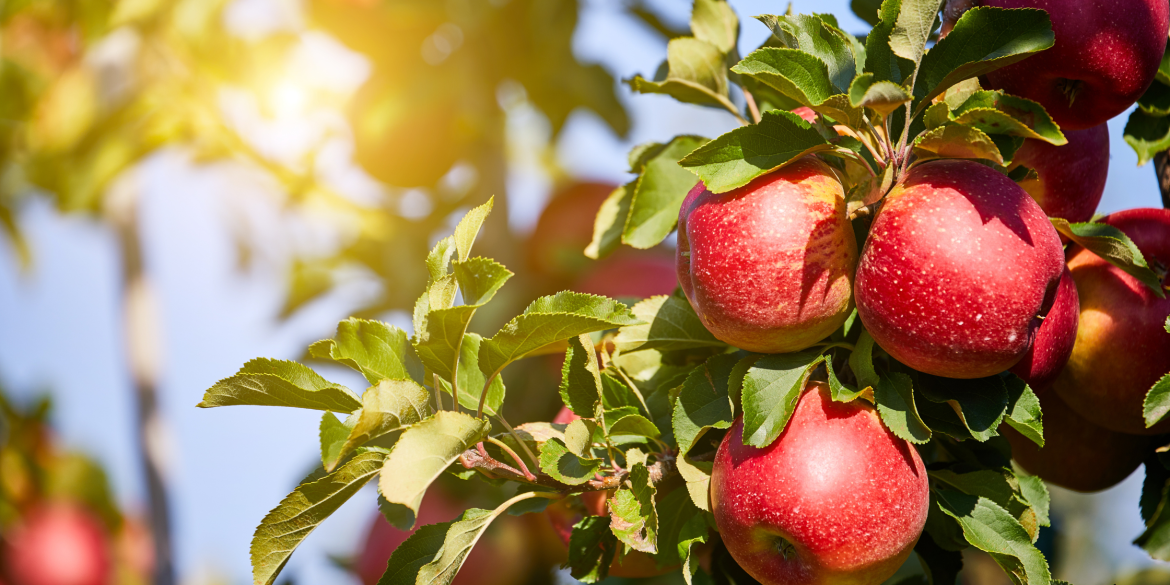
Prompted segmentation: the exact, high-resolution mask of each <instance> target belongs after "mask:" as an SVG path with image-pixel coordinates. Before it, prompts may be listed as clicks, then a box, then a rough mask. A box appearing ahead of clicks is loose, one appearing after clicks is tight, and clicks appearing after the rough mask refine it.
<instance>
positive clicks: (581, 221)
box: [525, 182, 617, 279]
mask: <svg viewBox="0 0 1170 585" xmlns="http://www.w3.org/2000/svg"><path fill="white" fill-rule="evenodd" d="M616 188H617V185H612V184H609V183H592V182H579V183H572V184H570V185H569V186H568V187H565V188H564V189H561V190H559V191H557V192H556V193H555V194H553V196H552V199H550V200H549V202H548V205H546V206H545V208H544V211H542V212H541V213H540V219H538V220H537V221H536V227H535V228H533V230H532V235H531V236H529V237H528V243H527V244H526V245H525V248H526V250H525V253H526V254H527V256H528V265H529V266H530V267H531V268H532V270H533V271H535V272H538V273H540V274H542V275H544V276H549V277H553V278H561V279H563V278H571V277H573V276H574V275H576V274H579V273H580V272H581V271H582V270H585V269H586V268H587V267H589V266H590V265H591V264H592V261H591V260H590V259H589V258H588V257H587V256H585V247H586V246H588V245H589V242H590V241H591V240H592V239H593V217H594V216H595V215H597V210H598V208H600V207H601V204H602V203H603V202H604V201H605V199H606V198H607V197H609V194H610V193H612V192H613V190H614V189H616Z"/></svg>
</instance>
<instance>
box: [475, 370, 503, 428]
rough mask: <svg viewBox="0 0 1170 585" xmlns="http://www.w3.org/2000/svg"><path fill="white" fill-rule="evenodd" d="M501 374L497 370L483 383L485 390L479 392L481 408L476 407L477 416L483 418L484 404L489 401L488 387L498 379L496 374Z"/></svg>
mask: <svg viewBox="0 0 1170 585" xmlns="http://www.w3.org/2000/svg"><path fill="white" fill-rule="evenodd" d="M498 375H500V372H499V370H496V372H495V373H493V374H492V375H491V376H489V377H488V379H487V381H486V382H484V383H483V392H481V393H480V394H479V408H477V409H475V418H483V405H484V403H485V402H487V395H488V388H490V387H491V385H492V382H494V381H495V380H496V376H498Z"/></svg>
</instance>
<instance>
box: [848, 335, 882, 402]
mask: <svg viewBox="0 0 1170 585" xmlns="http://www.w3.org/2000/svg"><path fill="white" fill-rule="evenodd" d="M873 347H874V342H873V337H872V336H871V335H870V334H869V332H868V331H865V330H864V329H863V330H862V331H861V336H860V337H858V338H857V343H856V344H854V346H853V353H851V354H849V369H851V370H853V375H854V376H856V377H857V385H858V386H860V387H861V388H862V389H865V388H867V387H868V388H873V387H876V386H877V385H878V374H877V371H875V370H874V369H873Z"/></svg>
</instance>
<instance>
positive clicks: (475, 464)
mask: <svg viewBox="0 0 1170 585" xmlns="http://www.w3.org/2000/svg"><path fill="white" fill-rule="evenodd" d="M701 459H702V458H701V457H699V458H692V460H695V461H699V460H701ZM459 463H460V464H461V465H463V467H464V469H474V470H477V471H481V472H484V473H487V474H488V475H489V476H490V477H495V478H500V479H505V480H509V481H516V482H520V483H527V484H532V485H540V486H545V487H549V488H553V489H556V490H559V491H560V492H561V493H564V494H573V493H582V492H597V491H605V490H613V489H617V488H619V487H621V485H622V482H624V481H625V480H626V477H627V476H628V475H629V472H628V471H624V470H623V471H621V472H615V473H614V474H613V475H609V476H606V477H603V478H602V479H591V480H589V481H587V482H585V483H583V484H581V485H575V486H570V485H566V484H563V483H561V482H559V481H557V480H555V479H553V478H552V477H550V476H548V475H545V474H543V473H540V474H534V476H535V477H536V479H535V480H529V479H528V477H527V476H525V475H524V472H522V471H520V470H519V469H516V468H515V467H512V466H511V465H508V464H507V463H503V462H501V461H498V460H496V459H494V458H492V457H491V456H490V455H488V454H487V453H486V451H485V452H484V453H480V452H479V449H468V450H467V451H464V452H463V454H462V455H460V456H459ZM646 469H647V470H648V471H649V472H650V482H651V483H653V484H654V485H659V484H661V483H662V482H664V481H666V480H669V479H671V478H672V477H674V476H675V475H676V474H677V473H678V470H677V469H676V468H675V464H674V457H671V456H669V455H663V456H662V457H660V458H659V459H658V461H655V462H654V463H652V464H651V465H649V466H647V468H646Z"/></svg>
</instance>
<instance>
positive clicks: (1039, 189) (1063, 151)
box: [1012, 124, 1109, 222]
mask: <svg viewBox="0 0 1170 585" xmlns="http://www.w3.org/2000/svg"><path fill="white" fill-rule="evenodd" d="M1064 135H1065V136H1066V137H1067V138H1068V144H1065V145H1064V146H1053V145H1051V144H1049V143H1047V142H1044V141H1043V140H1031V139H1029V140H1025V141H1024V145H1023V146H1021V147H1020V149H1019V150H1017V151H1016V154H1015V156H1014V157H1013V158H1012V166H1013V167H1016V166H1020V165H1023V166H1025V167H1028V168H1030V169H1034V170H1035V171H1036V175H1037V176H1038V178H1037V179H1032V180H1027V181H1024V182H1022V183H1020V186H1021V187H1023V188H1024V190H1025V191H1027V192H1028V194H1029V195H1031V196H1032V198H1033V199H1035V200H1036V202H1037V203H1039V204H1040V209H1043V210H1044V213H1046V214H1048V216H1049V217H1062V218H1064V219H1067V220H1069V221H1071V222H1081V221H1089V220H1090V219H1092V218H1093V212H1095V211H1096V210H1097V204H1098V203H1100V202H1101V194H1102V193H1104V192H1105V178H1106V177H1107V176H1108V175H1109V127H1108V126H1106V125H1105V124H1101V125H1099V126H1094V127H1092V128H1088V129H1086V130H1066V131H1065V133H1064Z"/></svg>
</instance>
